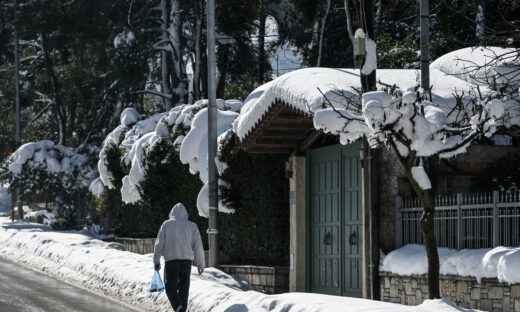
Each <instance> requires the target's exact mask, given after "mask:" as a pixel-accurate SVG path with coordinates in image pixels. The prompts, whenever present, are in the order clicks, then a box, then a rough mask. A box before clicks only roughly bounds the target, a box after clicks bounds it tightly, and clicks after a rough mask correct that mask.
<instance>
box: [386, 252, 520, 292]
mask: <svg viewBox="0 0 520 312" xmlns="http://www.w3.org/2000/svg"><path fill="white" fill-rule="evenodd" d="M438 250H439V262H440V273H441V274H446V275H459V276H471V277H475V278H476V279H477V280H479V281H480V279H482V278H497V279H498V280H499V281H500V282H504V283H509V284H517V283H520V270H518V268H520V247H496V248H493V249H491V248H483V249H461V250H455V249H449V248H439V249H438ZM380 270H381V271H385V272H391V273H394V274H398V275H412V274H426V272H427V271H428V261H427V258H426V251H425V249H424V246H423V245H416V244H409V245H406V246H404V247H401V248H399V249H397V250H394V251H392V252H390V253H389V254H388V255H387V256H386V257H385V258H384V260H383V262H382V265H381V268H380Z"/></svg>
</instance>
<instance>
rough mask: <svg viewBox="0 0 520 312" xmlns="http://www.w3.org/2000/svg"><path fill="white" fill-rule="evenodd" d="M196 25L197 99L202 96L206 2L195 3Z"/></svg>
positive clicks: (194, 82)
mask: <svg viewBox="0 0 520 312" xmlns="http://www.w3.org/2000/svg"><path fill="white" fill-rule="evenodd" d="M195 14H196V23H197V24H196V26H195V63H194V64H193V93H194V96H195V100H200V99H201V98H202V94H201V90H200V63H201V60H202V57H201V40H202V24H203V19H204V3H203V2H201V1H196V3H195Z"/></svg>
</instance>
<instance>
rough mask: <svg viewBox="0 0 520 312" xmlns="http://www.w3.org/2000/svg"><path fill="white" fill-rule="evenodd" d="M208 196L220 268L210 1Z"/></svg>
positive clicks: (211, 9) (212, 245) (212, 260)
mask: <svg viewBox="0 0 520 312" xmlns="http://www.w3.org/2000/svg"><path fill="white" fill-rule="evenodd" d="M207 11H208V13H207V14H208V187H209V191H208V195H209V220H208V221H209V226H208V242H209V266H210V267H217V266H218V223H217V216H218V198H217V168H216V165H215V156H216V154H217V104H216V102H217V99H216V98H217V86H216V75H215V73H216V62H215V0H208V2H207Z"/></svg>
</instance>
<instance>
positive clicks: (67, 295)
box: [0, 257, 137, 312]
mask: <svg viewBox="0 0 520 312" xmlns="http://www.w3.org/2000/svg"><path fill="white" fill-rule="evenodd" d="M22 311H23V312H40V311H42V312H43V311H45V312H53V311H59V312H69V311H74V312H76V311H77V312H81V311H93V312H94V311H95V312H103V311H111V312H119V311H121V312H122V311H125V312H126V311H137V310H134V309H132V308H130V307H127V306H124V305H122V304H120V303H117V302H116V301H113V300H111V299H108V298H106V297H103V296H101V295H97V294H94V293H92V292H90V291H87V290H84V289H81V288H78V287H74V286H71V285H70V284H67V283H65V282H62V281H59V280H57V279H54V278H52V277H49V276H47V275H45V274H42V273H39V272H35V271H33V270H30V269H27V268H25V267H23V266H20V265H17V264H15V263H13V262H11V261H8V260H6V259H3V258H1V257H0V312H22Z"/></svg>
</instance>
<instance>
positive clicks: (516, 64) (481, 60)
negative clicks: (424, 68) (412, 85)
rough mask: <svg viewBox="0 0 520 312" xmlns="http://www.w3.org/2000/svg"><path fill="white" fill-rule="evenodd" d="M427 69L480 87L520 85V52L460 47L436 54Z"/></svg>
mask: <svg viewBox="0 0 520 312" xmlns="http://www.w3.org/2000/svg"><path fill="white" fill-rule="evenodd" d="M430 68H431V69H436V70H439V71H441V72H443V73H445V74H448V75H453V76H454V77H457V78H460V79H462V80H465V81H467V82H470V83H472V84H477V85H481V86H486V85H490V84H495V83H497V84H499V85H500V84H504V83H506V82H508V83H510V84H512V85H514V86H517V87H518V85H520V77H519V76H518V72H519V71H520V55H519V53H518V50H517V49H514V48H499V47H472V48H464V49H460V50H456V51H453V52H450V53H448V54H445V55H443V56H441V57H439V58H438V59H436V60H435V61H434V62H433V63H432V64H431V65H430Z"/></svg>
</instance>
